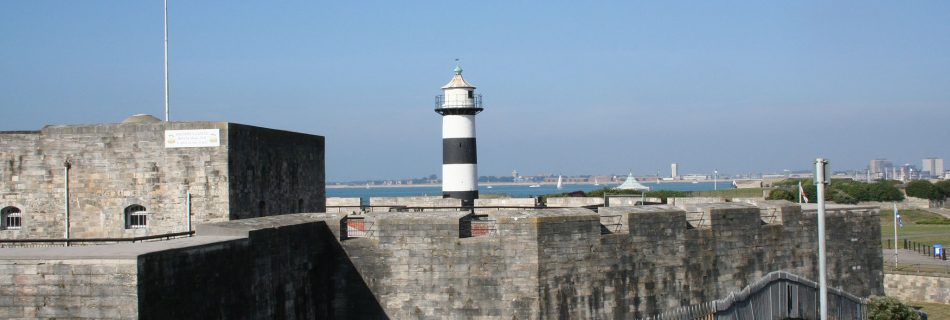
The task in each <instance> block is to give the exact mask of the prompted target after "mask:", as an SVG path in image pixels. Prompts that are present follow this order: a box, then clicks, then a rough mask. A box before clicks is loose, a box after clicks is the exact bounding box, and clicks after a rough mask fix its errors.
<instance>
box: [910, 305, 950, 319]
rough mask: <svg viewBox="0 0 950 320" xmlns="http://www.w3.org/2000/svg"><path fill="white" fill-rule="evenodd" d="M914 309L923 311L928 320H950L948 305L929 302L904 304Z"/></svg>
mask: <svg viewBox="0 0 950 320" xmlns="http://www.w3.org/2000/svg"><path fill="white" fill-rule="evenodd" d="M904 303H906V304H907V305H909V306H911V307H914V308H915V309H920V310H924V312H926V313H927V318H928V319H950V305H948V304H942V303H929V302H913V301H912V302H904Z"/></svg>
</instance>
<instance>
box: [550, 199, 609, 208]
mask: <svg viewBox="0 0 950 320" xmlns="http://www.w3.org/2000/svg"><path fill="white" fill-rule="evenodd" d="M545 201H546V202H545V203H546V205H547V206H548V207H552V208H581V207H597V206H602V205H604V198H601V197H554V198H547V199H546V200H545Z"/></svg>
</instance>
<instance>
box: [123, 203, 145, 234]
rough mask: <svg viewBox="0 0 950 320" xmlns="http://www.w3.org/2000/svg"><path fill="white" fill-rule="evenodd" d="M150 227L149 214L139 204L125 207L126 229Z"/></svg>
mask: <svg viewBox="0 0 950 320" xmlns="http://www.w3.org/2000/svg"><path fill="white" fill-rule="evenodd" d="M146 226H148V212H147V211H146V210H145V207H143V206H142V205H138V204H133V205H131V206H128V207H125V228H126V229H141V228H145V227H146Z"/></svg>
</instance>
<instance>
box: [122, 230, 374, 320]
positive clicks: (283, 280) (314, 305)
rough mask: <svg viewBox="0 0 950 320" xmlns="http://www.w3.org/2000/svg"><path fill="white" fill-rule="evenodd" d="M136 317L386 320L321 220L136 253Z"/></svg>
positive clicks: (356, 271)
mask: <svg viewBox="0 0 950 320" xmlns="http://www.w3.org/2000/svg"><path fill="white" fill-rule="evenodd" d="M138 265H139V267H138V293H139V299H138V310H139V317H140V318H141V319H222V318H224V319H262V318H270V319H335V318H361V319H388V317H387V316H386V314H385V312H384V311H383V308H382V307H381V306H380V304H379V302H378V301H377V300H376V298H375V297H374V296H373V294H372V292H371V291H370V289H369V287H368V286H367V284H366V283H365V282H364V281H363V279H362V277H361V276H360V274H359V272H358V270H357V269H356V267H355V266H354V265H353V263H352V261H350V259H349V257H347V255H346V254H345V252H344V251H343V248H342V247H341V246H340V243H339V242H338V241H336V239H335V236H334V234H333V233H332V232H331V231H330V229H329V227H328V226H327V224H326V223H324V222H314V223H306V224H298V225H290V226H281V227H276V228H267V229H260V230H254V231H251V232H250V233H249V236H248V237H247V238H245V239H238V240H233V241H225V242H219V243H213V244H208V245H204V246H197V247H187V248H181V249H174V250H169V251H164V252H155V253H150V254H146V255H142V256H140V257H139V259H138Z"/></svg>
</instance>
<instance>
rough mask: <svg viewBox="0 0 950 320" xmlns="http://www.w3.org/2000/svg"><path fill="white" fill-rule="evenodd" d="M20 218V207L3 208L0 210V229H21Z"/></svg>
mask: <svg viewBox="0 0 950 320" xmlns="http://www.w3.org/2000/svg"><path fill="white" fill-rule="evenodd" d="M20 219H21V218H20V208H17V207H6V208H3V210H0V229H3V230H19V229H20V223H21V222H22V220H20Z"/></svg>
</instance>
